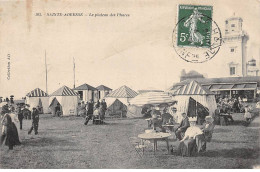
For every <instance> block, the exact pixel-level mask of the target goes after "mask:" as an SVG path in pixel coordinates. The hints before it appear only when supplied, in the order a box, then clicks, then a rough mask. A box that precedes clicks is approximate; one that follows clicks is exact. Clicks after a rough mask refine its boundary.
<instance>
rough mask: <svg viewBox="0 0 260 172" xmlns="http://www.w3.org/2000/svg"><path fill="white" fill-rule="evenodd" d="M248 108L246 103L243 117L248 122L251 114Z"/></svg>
mask: <svg viewBox="0 0 260 172" xmlns="http://www.w3.org/2000/svg"><path fill="white" fill-rule="evenodd" d="M249 110H250V108H249V106H248V105H246V106H245V115H244V118H245V119H246V122H250V121H251V120H252V115H251V113H250V112H249Z"/></svg>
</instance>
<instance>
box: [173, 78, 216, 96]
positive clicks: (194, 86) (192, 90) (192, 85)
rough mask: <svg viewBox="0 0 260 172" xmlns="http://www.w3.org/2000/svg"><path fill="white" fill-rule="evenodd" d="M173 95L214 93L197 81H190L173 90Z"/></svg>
mask: <svg viewBox="0 0 260 172" xmlns="http://www.w3.org/2000/svg"><path fill="white" fill-rule="evenodd" d="M173 94H174V95H209V94H214V93H213V92H211V91H210V90H209V89H207V88H203V87H202V86H201V85H200V84H199V83H198V82H197V81H191V82H189V83H188V84H186V85H183V86H182V87H181V88H179V89H178V90H176V91H174V92H173Z"/></svg>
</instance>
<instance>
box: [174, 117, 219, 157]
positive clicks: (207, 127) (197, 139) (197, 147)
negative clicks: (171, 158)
mask: <svg viewBox="0 0 260 172" xmlns="http://www.w3.org/2000/svg"><path fill="white" fill-rule="evenodd" d="M182 117H183V119H182V121H181V123H180V125H179V126H178V127H177V128H176V129H175V135H176V138H177V139H178V140H179V141H180V144H179V146H178V151H177V153H178V154H179V155H182V156H192V155H194V154H196V153H198V152H203V151H205V150H206V143H207V142H209V141H210V140H211V138H212V133H213V129H214V127H215V124H214V123H213V122H214V119H213V118H212V117H211V116H206V118H205V123H204V124H203V126H202V127H199V126H196V121H197V119H196V118H194V119H191V120H189V118H188V116H187V114H186V113H182Z"/></svg>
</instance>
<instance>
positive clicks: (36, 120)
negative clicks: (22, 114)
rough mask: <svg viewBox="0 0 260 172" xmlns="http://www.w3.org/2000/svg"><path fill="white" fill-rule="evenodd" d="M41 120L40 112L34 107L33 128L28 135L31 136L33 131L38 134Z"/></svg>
mask: <svg viewBox="0 0 260 172" xmlns="http://www.w3.org/2000/svg"><path fill="white" fill-rule="evenodd" d="M39 120H40V116H39V111H38V109H36V108H35V107H34V108H33V112H32V127H31V128H30V130H29V131H28V134H31V132H32V130H34V133H35V135H37V134H38V127H39Z"/></svg>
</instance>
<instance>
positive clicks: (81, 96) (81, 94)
mask: <svg viewBox="0 0 260 172" xmlns="http://www.w3.org/2000/svg"><path fill="white" fill-rule="evenodd" d="M78 93H79V98H80V100H83V91H78Z"/></svg>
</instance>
